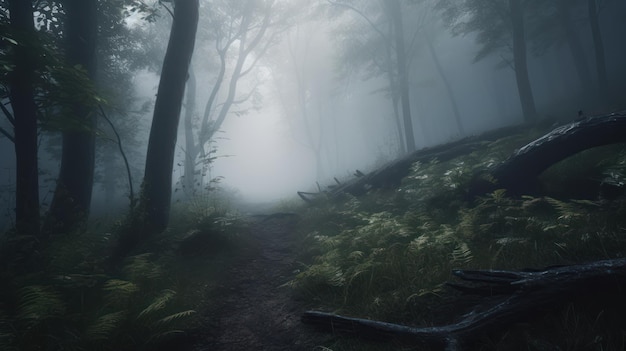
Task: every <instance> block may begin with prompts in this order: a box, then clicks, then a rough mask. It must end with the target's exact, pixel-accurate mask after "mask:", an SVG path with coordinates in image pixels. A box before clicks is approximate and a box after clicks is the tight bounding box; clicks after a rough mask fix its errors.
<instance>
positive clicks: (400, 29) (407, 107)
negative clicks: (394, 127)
mask: <svg viewBox="0 0 626 351" xmlns="http://www.w3.org/2000/svg"><path fill="white" fill-rule="evenodd" d="M386 4H387V7H388V11H389V17H390V20H391V22H392V23H393V34H394V39H395V44H396V45H395V48H396V51H395V54H396V55H395V56H396V60H397V66H396V67H397V69H398V81H399V82H398V89H399V90H400V101H401V103H402V117H403V121H404V137H405V141H406V150H407V152H409V153H410V152H413V151H415V136H414V135H413V120H412V119H411V100H410V99H409V77H408V75H409V73H408V70H407V63H406V49H405V48H404V46H405V45H404V25H403V24H402V9H401V6H400V0H389V1H387V2H386Z"/></svg>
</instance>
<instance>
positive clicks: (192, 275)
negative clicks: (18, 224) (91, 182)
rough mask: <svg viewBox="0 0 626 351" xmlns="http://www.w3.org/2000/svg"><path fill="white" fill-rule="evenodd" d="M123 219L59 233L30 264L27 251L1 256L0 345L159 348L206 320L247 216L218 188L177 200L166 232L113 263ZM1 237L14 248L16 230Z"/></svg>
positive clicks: (179, 339)
mask: <svg viewBox="0 0 626 351" xmlns="http://www.w3.org/2000/svg"><path fill="white" fill-rule="evenodd" d="M125 228H126V226H125V225H124V223H123V222H122V221H120V222H118V223H117V224H115V225H113V226H108V228H107V226H106V225H103V224H100V225H98V226H92V227H91V228H90V229H89V230H86V231H81V232H75V233H68V234H66V235H64V236H59V237H57V238H55V240H53V241H52V242H51V245H50V246H48V247H46V248H45V249H44V250H43V251H42V252H40V253H39V254H38V255H36V256H37V260H38V261H39V262H38V265H37V267H39V268H38V269H33V270H31V271H25V270H24V269H21V266H20V263H21V261H20V260H21V256H19V255H15V256H12V257H3V263H5V265H4V269H3V270H2V275H1V277H2V280H3V281H4V283H3V284H4V287H3V289H2V290H1V292H0V349H2V350H40V349H50V350H61V349H63V350H154V349H158V348H159V347H163V346H162V345H168V343H169V342H174V343H175V344H176V345H182V344H184V343H185V342H186V337H187V335H189V332H193V330H194V329H197V328H203V327H206V325H205V324H206V321H205V320H204V318H205V317H203V315H204V313H205V312H206V311H207V310H209V309H210V308H211V305H212V304H213V303H217V302H214V301H215V300H216V299H217V298H218V296H217V293H216V289H215V284H216V281H219V279H221V277H222V275H223V274H224V273H223V271H222V270H223V269H222V268H223V267H224V265H227V264H228V263H229V262H230V261H231V260H233V259H234V258H233V255H232V253H233V252H235V251H237V250H238V245H239V243H241V242H242V241H244V240H245V233H246V224H245V221H244V220H243V219H242V218H241V217H240V216H238V215H237V214H236V213H235V212H232V211H231V210H229V209H228V208H227V207H226V206H224V205H222V204H220V203H219V201H217V200H215V198H214V197H212V196H205V197H204V198H195V199H193V201H190V202H188V203H185V204H177V205H176V206H175V208H174V209H173V214H172V225H171V226H170V228H169V229H168V230H167V231H166V232H164V233H163V234H161V235H157V236H155V237H153V238H151V239H150V240H149V241H148V242H146V243H144V244H143V245H142V248H141V250H140V252H136V253H134V254H133V255H132V256H129V257H127V258H126V259H125V261H124V262H123V263H122V265H121V267H119V268H117V269H111V268H110V267H109V266H108V265H107V259H106V258H107V255H108V254H109V253H110V252H111V251H110V247H111V245H110V243H111V238H112V237H113V236H114V234H115V233H121V232H123V230H125ZM4 239H5V241H4V242H3V246H2V247H3V248H4V249H7V248H9V247H10V245H9V244H8V243H11V242H12V240H11V237H10V234H7V235H5V237H4ZM188 247H192V248H193V250H190V249H188Z"/></svg>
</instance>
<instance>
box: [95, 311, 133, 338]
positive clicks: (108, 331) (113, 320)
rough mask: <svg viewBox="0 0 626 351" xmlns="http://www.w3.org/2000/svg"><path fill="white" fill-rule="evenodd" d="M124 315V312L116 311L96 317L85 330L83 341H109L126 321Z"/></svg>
mask: <svg viewBox="0 0 626 351" xmlns="http://www.w3.org/2000/svg"><path fill="white" fill-rule="evenodd" d="M126 315H127V313H126V311H118V312H112V313H107V314H105V315H102V316H100V317H98V318H97V319H96V320H95V321H94V322H93V323H92V324H91V325H90V326H88V327H87V329H86V330H85V339H87V340H88V341H91V342H93V341H104V340H107V339H109V338H110V337H111V336H112V334H113V333H114V332H115V331H116V330H117V329H119V328H120V327H121V325H122V323H123V322H124V321H125V320H126Z"/></svg>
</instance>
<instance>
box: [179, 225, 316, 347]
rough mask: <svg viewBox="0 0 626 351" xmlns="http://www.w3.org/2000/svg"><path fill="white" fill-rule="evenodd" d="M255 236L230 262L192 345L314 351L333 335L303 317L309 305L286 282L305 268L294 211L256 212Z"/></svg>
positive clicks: (253, 235) (253, 233)
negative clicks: (214, 302) (203, 327)
mask: <svg viewBox="0 0 626 351" xmlns="http://www.w3.org/2000/svg"><path fill="white" fill-rule="evenodd" d="M251 218H252V219H251V222H252V223H251V234H250V235H251V239H250V242H249V244H247V245H246V247H245V248H243V249H242V250H239V252H238V253H237V257H236V258H235V259H234V264H232V265H231V266H229V267H225V269H226V270H227V273H226V274H225V275H224V276H225V279H224V280H223V281H221V282H220V284H219V286H218V288H217V289H218V290H217V294H215V295H214V296H220V297H221V299H220V301H219V303H218V305H217V306H215V307H214V308H212V309H211V311H208V312H206V315H205V316H203V318H204V319H206V323H205V325H207V324H208V325H210V327H209V328H207V329H209V330H205V331H204V332H203V333H202V334H201V335H196V336H195V339H196V340H197V342H196V344H195V345H194V346H193V347H192V348H191V350H194V351H200V350H211V351H218V350H233V351H237V350H267V351H279V350H295V351H297V350H314V349H316V346H318V345H321V344H323V343H324V340H328V336H324V335H323V334H321V333H318V332H315V331H314V330H312V329H311V328H310V327H308V326H306V325H303V324H302V323H301V322H300V315H301V314H302V312H304V311H305V309H306V308H305V306H304V305H303V304H302V303H299V302H298V301H296V300H295V299H294V298H293V296H292V295H293V294H292V290H291V289H290V288H289V287H288V286H285V284H286V283H288V282H289V281H290V280H291V279H292V278H293V276H294V275H295V274H296V273H297V269H298V268H299V267H301V266H300V265H299V264H298V262H297V246H298V240H297V238H296V235H295V233H294V232H293V229H294V227H295V224H296V223H297V221H298V217H297V215H295V214H273V215H270V216H253V217H251Z"/></svg>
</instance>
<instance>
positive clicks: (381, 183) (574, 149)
mask: <svg viewBox="0 0 626 351" xmlns="http://www.w3.org/2000/svg"><path fill="white" fill-rule="evenodd" d="M529 127H530V126H516V127H507V128H502V129H498V130H496V131H491V132H487V133H484V134H482V135H480V136H475V137H468V138H465V139H462V140H458V141H455V142H452V143H448V144H444V145H439V146H435V147H430V148H425V149H422V150H418V151H416V152H414V153H411V154H409V155H406V156H404V157H402V158H400V159H398V160H395V161H393V162H390V163H388V164H387V165H385V166H382V167H380V168H378V169H377V170H375V171H372V172H370V173H367V174H363V173H362V172H360V171H357V173H356V174H355V178H353V179H350V180H348V181H346V182H343V183H339V184H333V185H332V186H329V189H328V190H325V191H322V189H319V190H320V191H319V192H318V193H307V192H298V195H299V196H300V197H301V198H302V199H303V200H304V201H307V202H310V201H311V200H312V199H315V198H316V196H319V195H320V194H322V193H325V194H328V195H330V196H331V197H332V196H337V195H340V194H342V193H348V194H351V195H354V196H361V195H363V194H365V193H367V192H368V191H369V190H371V189H380V188H383V189H384V188H394V187H397V186H399V185H400V182H401V181H402V178H404V177H405V176H407V175H408V174H409V172H410V169H411V166H412V165H413V164H414V163H415V162H424V163H425V162H429V161H432V160H438V161H441V162H445V161H448V160H451V159H453V158H456V157H459V156H464V155H468V154H470V153H471V152H473V151H476V150H479V149H480V148H481V147H484V142H489V141H495V140H498V139H500V138H503V137H506V136H510V135H512V134H515V133H516V132H519V131H520V130H521V129H525V128H529ZM624 142H626V111H621V112H615V113H609V114H606V115H599V116H594V117H588V118H580V119H579V120H576V121H574V122H571V123H567V124H564V125H562V126H560V127H558V128H555V129H553V130H552V131H550V132H548V133H547V134H545V135H544V136H542V137H540V138H539V139H536V140H535V141H532V142H530V143H528V144H527V145H525V146H523V147H521V148H520V149H519V150H517V151H516V152H514V153H513V154H512V155H511V156H510V157H509V158H508V159H507V160H505V161H504V162H503V163H501V164H499V165H497V166H495V167H494V168H493V169H489V170H484V171H482V172H479V173H478V174H477V175H476V176H475V177H474V180H473V181H472V182H471V183H470V184H469V189H468V194H469V195H470V197H473V196H476V195H481V194H484V193H487V192H491V191H493V190H495V189H507V190H508V191H509V193H510V194H517V195H522V194H533V193H536V192H537V178H538V177H539V175H540V174H541V173H542V172H543V171H545V170H546V169H547V168H549V167H550V166H552V165H554V164H556V163H557V162H559V161H562V160H563V159H565V158H567V157H569V156H572V155H574V154H576V153H579V152H581V151H584V150H587V149H591V148H593V147H597V146H603V145H609V144H616V143H624Z"/></svg>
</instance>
